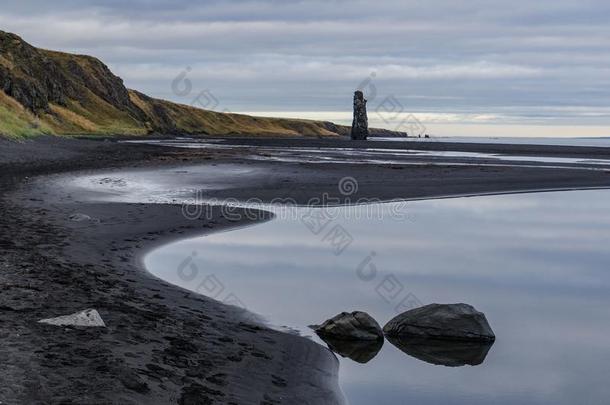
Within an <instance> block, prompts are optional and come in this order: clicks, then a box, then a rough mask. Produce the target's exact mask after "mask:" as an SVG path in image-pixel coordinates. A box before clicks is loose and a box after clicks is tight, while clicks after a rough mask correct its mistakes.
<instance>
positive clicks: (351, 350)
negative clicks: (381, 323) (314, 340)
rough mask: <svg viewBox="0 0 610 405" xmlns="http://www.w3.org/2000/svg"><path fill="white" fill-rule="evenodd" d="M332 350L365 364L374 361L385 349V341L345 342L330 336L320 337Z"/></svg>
mask: <svg viewBox="0 0 610 405" xmlns="http://www.w3.org/2000/svg"><path fill="white" fill-rule="evenodd" d="M320 339H322V340H323V341H324V342H325V343H326V344H327V345H328V348H329V349H330V350H332V351H333V352H335V353H337V354H338V355H340V356H341V357H345V358H348V359H350V360H353V361H355V362H357V363H361V364H365V363H368V362H369V361H371V360H373V359H374V358H375V356H377V354H378V353H379V351H380V350H381V348H382V347H383V342H384V340H383V339H379V340H344V339H335V338H332V337H329V336H326V337H322V336H320Z"/></svg>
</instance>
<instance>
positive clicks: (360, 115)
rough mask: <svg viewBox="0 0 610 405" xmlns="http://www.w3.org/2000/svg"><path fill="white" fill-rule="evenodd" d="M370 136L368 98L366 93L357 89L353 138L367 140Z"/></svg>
mask: <svg viewBox="0 0 610 405" xmlns="http://www.w3.org/2000/svg"><path fill="white" fill-rule="evenodd" d="M368 136H369V119H368V116H367V114H366V99H365V98H364V93H363V92H362V91H360V90H357V91H356V92H355V93H354V120H353V121H352V133H351V137H352V139H353V140H365V139H366V138H368Z"/></svg>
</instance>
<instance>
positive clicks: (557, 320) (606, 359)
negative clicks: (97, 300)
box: [146, 191, 610, 405]
mask: <svg viewBox="0 0 610 405" xmlns="http://www.w3.org/2000/svg"><path fill="white" fill-rule="evenodd" d="M381 207H382V209H383V210H384V211H383V213H384V214H385V218H384V219H382V220H379V219H378V218H377V217H375V218H370V219H369V218H361V219H359V220H355V219H354V217H355V213H357V212H360V213H362V210H369V211H370V207H346V208H345V209H344V210H343V211H341V210H340V211H337V210H333V213H337V212H343V215H344V216H348V217H350V219H347V218H337V219H335V220H334V221H333V222H332V223H331V224H329V225H328V228H326V229H325V230H324V231H323V232H321V233H320V234H319V235H314V234H312V233H311V232H310V231H309V230H308V229H307V228H306V227H305V226H304V225H303V224H302V223H300V222H299V221H295V220H294V219H292V220H290V219H282V218H280V217H278V218H276V219H275V220H273V221H270V222H267V223H264V224H260V225H257V226H253V227H250V228H245V229H241V230H236V231H231V232H226V233H219V234H215V235H210V236H206V237H202V238H196V239H191V240H186V241H182V242H178V243H175V244H172V245H169V246H166V247H164V248H162V249H160V250H157V251H155V252H153V253H151V254H150V255H149V256H147V258H146V264H147V266H148V267H149V269H151V271H153V273H155V274H156V275H158V276H161V277H162V278H165V279H167V280H169V281H170V282H173V283H175V284H179V285H183V286H185V287H190V288H191V289H196V288H197V286H198V285H199V284H200V283H201V282H202V281H203V280H204V279H205V278H206V276H207V275H210V274H214V275H215V276H216V277H217V278H218V280H219V281H220V282H221V283H222V284H223V285H224V287H225V289H224V291H223V292H222V293H221V294H220V295H218V296H217V297H216V298H217V299H221V300H222V299H224V298H225V297H226V296H227V295H228V294H229V293H234V294H235V295H236V296H237V297H239V299H240V300H241V301H242V302H243V303H244V304H245V305H246V306H247V307H248V308H249V309H250V310H252V311H254V312H257V313H260V314H263V315H264V316H265V317H267V318H268V319H269V320H270V322H272V323H273V324H278V325H289V326H295V327H297V328H299V329H300V330H301V331H304V333H306V334H309V332H308V331H307V329H306V328H305V325H308V324H312V323H319V322H321V321H323V320H325V319H327V318H329V317H331V316H333V315H335V314H337V313H338V312H341V311H344V310H346V311H352V310H364V311H367V312H369V313H370V314H371V315H373V316H374V317H375V318H376V319H377V320H378V321H379V322H380V323H381V324H382V325H383V324H384V323H385V322H387V321H388V320H389V319H390V318H391V317H393V316H394V315H395V314H396V311H395V307H396V305H397V304H398V303H399V302H400V300H401V299H403V298H404V297H406V296H407V294H408V293H413V294H414V295H415V296H416V297H417V298H418V299H419V300H421V301H422V302H423V303H431V302H440V303H451V302H465V303H469V304H472V305H474V306H475V307H476V308H477V309H479V310H481V311H483V312H484V313H485V314H486V315H487V318H488V319H489V322H490V324H491V326H492V328H493V329H494V332H495V333H496V336H497V338H498V340H497V341H496V343H495V345H494V346H493V347H492V348H491V351H490V352H489V354H488V356H487V359H486V361H485V363H484V364H483V365H481V366H477V367H470V366H465V367H460V368H447V367H442V366H434V365H430V364H427V363H423V362H421V361H419V360H417V359H415V358H411V357H408V356H406V355H404V354H402V353H401V352H399V351H398V350H397V349H395V348H394V347H393V346H392V345H390V344H389V343H387V342H386V344H385V345H384V347H383V349H382V351H381V353H380V354H379V355H378V356H377V357H376V358H375V359H373V360H372V361H371V362H370V363H368V364H366V365H360V364H356V363H354V362H351V361H349V360H344V361H342V365H341V371H342V375H341V379H342V381H341V382H342V387H343V389H344V391H345V393H346V396H347V397H348V399H349V401H350V403H351V404H370V403H376V404H379V405H383V404H401V403H414V404H474V403H480V404H483V403H485V404H488V403H505V404H508V403H510V404H513V403H524V404H538V403H545V404H548V403H557V404H573V403H583V404H600V403H605V401H606V400H607V398H609V397H610V386H609V385H608V383H607V381H608V380H609V378H610V339H608V336H610V310H609V308H610V294H608V291H610V268H609V266H608V264H609V263H610V250H608V246H609V244H610V215H606V213H607V210H608V207H610V192H608V191H579V192H562V193H541V194H529V195H504V196H493V197H476V198H460V199H448V200H435V201H419V202H409V203H404V207H405V209H404V210H403V212H404V213H405V215H406V216H405V219H403V220H395V219H392V218H389V211H390V206H389V205H383V206H381ZM302 212H306V211H305V210H304V211H302ZM361 216H362V215H361ZM335 224H341V225H342V226H344V227H345V229H346V230H347V231H349V232H350V234H351V235H352V236H353V238H354V242H353V243H352V244H351V245H350V246H349V247H348V248H347V249H346V250H345V251H344V253H343V254H341V255H340V256H335V255H334V254H333V251H332V247H331V246H330V244H329V243H328V241H323V238H324V235H325V234H326V233H327V232H326V231H327V230H329V229H330V227H332V226H333V225H335ZM193 251H195V252H197V256H196V258H195V263H196V266H197V268H198V269H199V273H198V275H197V279H195V280H194V281H193V282H192V283H190V285H189V284H188V283H185V282H184V281H182V280H180V278H179V277H178V275H177V270H176V268H177V267H178V265H179V264H180V263H181V262H183V261H184V259H185V258H187V257H188V256H189V255H190V254H191V252H193ZM372 251H374V252H375V253H376V256H375V257H374V259H373V263H374V265H375V266H376V267H377V269H378V274H377V276H376V277H375V279H374V280H373V281H369V282H366V281H363V280H362V279H359V278H358V277H357V275H356V268H357V267H358V265H359V264H360V263H361V262H362V260H363V259H364V258H365V257H366V256H367V255H369V254H370V253H371V252H372ZM390 275H394V276H396V279H397V280H399V282H400V283H401V284H402V285H403V286H404V289H403V290H402V291H399V292H400V293H399V294H398V295H397V296H396V297H395V298H392V297H391V296H390V294H385V295H386V298H387V299H389V300H390V303H388V302H386V301H385V300H384V299H383V298H382V297H380V295H379V294H378V292H377V291H376V290H377V287H378V285H379V284H380V283H381V282H382V281H384V278H385V277H387V276H390ZM205 288H206V287H203V288H202V289H200V291H202V292H205ZM396 291H398V290H396Z"/></svg>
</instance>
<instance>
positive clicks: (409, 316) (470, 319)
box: [383, 304, 496, 342]
mask: <svg viewBox="0 0 610 405" xmlns="http://www.w3.org/2000/svg"><path fill="white" fill-rule="evenodd" d="M383 331H384V333H385V334H386V335H387V336H389V337H398V338H408V337H424V338H433V339H447V340H473V341H482V342H493V341H494V340H495V339H496V336H495V335H494V333H493V331H492V330H491V327H490V326H489V323H488V322H487V319H486V318H485V315H484V314H483V313H482V312H479V311H477V310H476V309H474V307H472V306H471V305H468V304H430V305H426V306H423V307H420V308H415V309H412V310H410V311H407V312H403V313H402V314H400V315H398V316H397V317H395V318H394V319H392V320H391V321H390V322H388V323H387V325H385V326H384V328H383Z"/></svg>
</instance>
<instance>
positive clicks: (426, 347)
mask: <svg viewBox="0 0 610 405" xmlns="http://www.w3.org/2000/svg"><path fill="white" fill-rule="evenodd" d="M388 341H389V342H390V343H391V344H393V345H394V346H396V347H397V348H398V349H400V350H401V351H402V352H403V353H406V354H407V355H409V356H411V357H414V358H416V359H418V360H421V361H425V362H426V363H430V364H434V365H439V366H445V367H462V366H466V365H469V366H478V365H479V364H483V362H484V361H485V357H487V353H488V352H489V349H491V346H493V342H479V341H472V340H443V339H429V338H420V337H408V338H396V337H390V336H388Z"/></svg>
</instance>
